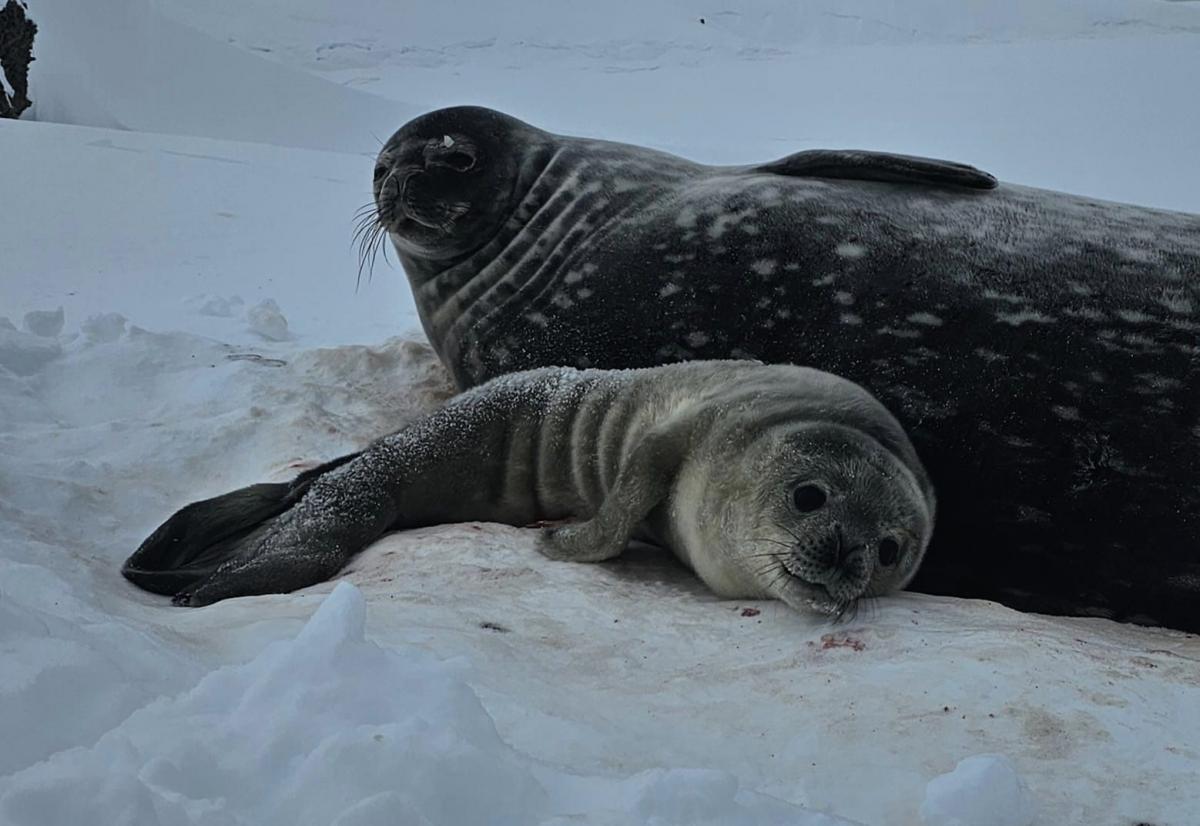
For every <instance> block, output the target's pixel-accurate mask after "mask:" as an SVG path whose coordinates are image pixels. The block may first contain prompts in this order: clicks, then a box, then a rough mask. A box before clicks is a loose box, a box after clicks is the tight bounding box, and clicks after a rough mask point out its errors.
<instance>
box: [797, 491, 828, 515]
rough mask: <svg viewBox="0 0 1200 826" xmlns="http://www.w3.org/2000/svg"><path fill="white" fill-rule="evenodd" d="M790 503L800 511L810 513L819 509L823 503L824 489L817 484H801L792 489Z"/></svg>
mask: <svg viewBox="0 0 1200 826" xmlns="http://www.w3.org/2000/svg"><path fill="white" fill-rule="evenodd" d="M792 504H794V505H795V506H796V510H798V511H800V512H801V513H812V512H813V511H815V510H820V508H821V506H822V505H824V504H825V491H823V490H821V488H820V487H819V486H817V485H801V486H800V487H798V488H796V489H795V490H794V491H792Z"/></svg>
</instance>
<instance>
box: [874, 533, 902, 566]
mask: <svg viewBox="0 0 1200 826" xmlns="http://www.w3.org/2000/svg"><path fill="white" fill-rule="evenodd" d="M899 560H900V543H899V542H897V541H896V540H894V539H884V540H883V541H881V542H880V543H879V564H880V565H885V566H887V567H891V566H892V565H895V564H896V563H897V562H898V561H899Z"/></svg>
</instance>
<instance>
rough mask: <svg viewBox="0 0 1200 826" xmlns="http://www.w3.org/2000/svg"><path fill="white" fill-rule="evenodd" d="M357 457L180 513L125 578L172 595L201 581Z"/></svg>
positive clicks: (134, 559)
mask: <svg viewBox="0 0 1200 826" xmlns="http://www.w3.org/2000/svg"><path fill="white" fill-rule="evenodd" d="M357 455H358V454H351V455H349V456H342V457H341V458H338V459H334V460H333V461H331V462H326V463H325V464H323V465H319V466H317V467H315V468H311V469H310V470H306V471H305V472H304V473H301V474H300V475H299V476H297V477H296V478H295V479H293V480H292V481H290V482H275V483H262V484H257V485H249V486H247V487H244V488H239V489H238V490H235V491H232V492H230V493H226V494H222V495H221V496H214V497H213V498H211V499H204V500H202V501H199V502H193V503H191V504H190V505H187V506H185V507H183V508H181V509H180V510H179V511H177V512H176V513H175V514H174V515H172V516H171V518H170V519H168V520H167V521H166V522H164V523H163V524H162V525H160V526H159V527H158V529H156V530H155V531H154V533H152V534H150V536H149V537H147V538H146V540H145V541H144V542H142V544H141V545H140V546H139V547H138V549H137V550H136V551H134V552H133V554H132V555H131V556H130V557H129V559H127V560H126V561H125V564H124V565H123V566H122V568H121V574H122V575H123V576H124V577H125V578H126V579H128V580H129V581H130V582H132V583H133V584H134V585H137V586H138V587H139V588H142V589H144V590H147V591H150V592H152V593H155V594H166V595H168V596H170V595H173V594H177V593H179V592H180V591H182V590H184V589H186V588H188V587H190V586H193V585H195V584H196V583H199V582H201V581H202V580H204V579H206V578H207V577H209V576H210V575H211V574H212V573H213V572H214V571H216V570H217V568H219V567H221V566H222V565H224V564H226V563H228V562H230V561H231V560H233V559H235V558H236V557H237V556H238V555H239V554H241V553H243V552H244V550H245V548H246V546H247V545H248V544H249V543H248V542H247V540H248V539H249V538H250V537H251V535H252V534H254V533H255V531H257V530H259V529H260V528H261V527H263V526H264V525H265V524H267V523H268V522H269V521H270V520H271V519H273V518H275V517H277V516H279V514H281V513H283V512H284V511H286V510H287V509H288V508H290V507H291V506H292V505H294V504H295V503H296V502H297V501H299V499H300V497H301V496H303V495H304V493H305V491H307V490H308V488H309V486H310V485H311V484H312V482H313V481H314V480H315V479H316V478H317V477H319V476H321V475H322V474H325V473H328V472H329V471H331V470H333V469H334V468H336V467H338V466H339V465H342V464H344V463H346V462H348V461H349V460H351V459H353V458H354V457H355V456H357Z"/></svg>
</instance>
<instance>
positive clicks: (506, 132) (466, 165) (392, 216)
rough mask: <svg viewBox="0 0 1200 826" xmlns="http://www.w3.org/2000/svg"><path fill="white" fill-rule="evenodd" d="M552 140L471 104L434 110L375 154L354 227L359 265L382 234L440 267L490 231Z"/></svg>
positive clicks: (402, 251)
mask: <svg viewBox="0 0 1200 826" xmlns="http://www.w3.org/2000/svg"><path fill="white" fill-rule="evenodd" d="M550 138H551V136H550V135H549V134H548V133H545V132H542V131H541V130H539V129H536V128H535V127H533V126H530V125H529V124H526V123H524V122H522V121H520V120H517V119H516V118H513V117H509V116H508V115H505V114H503V113H501V112H496V111H494V110H492V109H485V108H482V107H478V106H455V107H452V108H449V109H438V110H436V111H433V112H429V113H426V114H424V115H421V116H420V117H417V118H415V119H413V120H411V121H409V122H408V123H406V124H405V125H404V126H402V127H401V128H400V129H399V130H398V131H397V132H396V133H395V134H394V135H392V137H391V138H390V139H388V141H387V143H386V144H384V146H383V148H382V149H381V150H380V151H379V155H378V158H377V159H376V163H375V180H374V185H373V191H374V204H372V205H370V206H368V207H367V208H366V210H365V214H364V218H363V223H362V224H361V226H360V229H359V239H360V253H361V258H362V260H363V263H365V262H366V259H367V258H369V257H372V256H373V251H374V250H375V249H376V247H377V245H378V244H379V242H381V241H382V238H383V234H384V233H386V234H387V235H388V236H389V237H390V239H391V241H392V244H393V245H394V246H395V247H396V250H397V251H398V252H399V253H400V254H401V256H403V257H407V258H409V259H413V260H424V261H433V262H447V261H450V260H452V259H456V258H461V257H462V256H464V255H467V254H469V253H471V252H473V251H474V250H475V249H477V248H479V247H480V246H482V245H483V243H485V242H486V241H487V240H488V239H490V238H491V237H492V236H494V235H495V234H496V232H497V231H498V230H499V229H500V228H501V226H503V224H504V222H505V220H506V219H507V218H508V217H509V216H510V214H511V213H512V211H513V209H514V207H515V206H516V204H517V203H518V202H519V200H520V198H521V197H523V195H524V194H525V193H524V191H522V185H523V184H524V185H525V187H524V188H525V189H527V188H528V183H529V181H530V180H532V178H533V177H536V172H537V169H536V168H534V167H535V166H536V163H535V159H536V158H538V157H540V155H541V154H542V153H540V152H538V149H539V148H544V147H545V146H547V145H548V144H549V142H550Z"/></svg>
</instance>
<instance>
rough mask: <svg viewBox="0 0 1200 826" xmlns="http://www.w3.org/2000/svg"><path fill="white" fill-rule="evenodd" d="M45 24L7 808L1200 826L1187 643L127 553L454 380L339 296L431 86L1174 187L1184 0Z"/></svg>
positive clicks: (104, 10)
mask: <svg viewBox="0 0 1200 826" xmlns="http://www.w3.org/2000/svg"><path fill="white" fill-rule="evenodd" d="M30 7H31V8H30V14H31V15H32V16H33V17H34V19H35V20H37V22H38V23H39V25H40V26H41V29H40V31H39V48H40V51H39V55H38V57H39V59H38V61H36V62H35V63H34V64H33V67H32V72H31V84H32V91H33V95H32V96H33V97H34V98H35V99H36V101H37V102H36V109H35V111H34V112H32V113H30V114H33V115H34V116H35V117H36V118H37V121H30V120H28V115H27V119H26V120H23V121H21V122H19V123H14V122H0V180H2V181H4V183H3V185H2V186H3V187H4V188H3V190H2V192H3V193H4V195H5V199H6V200H5V201H4V202H3V207H4V209H3V218H4V220H3V221H2V222H0V252H2V257H0V525H2V528H3V529H2V530H0V652H2V654H0V662H2V663H3V665H0V743H3V746H0V823H4V824H6V826H7V824H9V823H13V824H26V823H29V824H39V825H40V824H52V823H78V822H98V823H114V824H124V823H129V824H142V823H205V824H217V823H220V824H224V823H255V824H261V823H265V824H269V823H322V824H324V823H335V822H336V823H341V824H370V823H384V822H387V823H393V822H406V823H431V824H458V823H471V822H487V823H497V822H513V823H547V824H550V823H554V824H565V823H568V822H588V823H613V824H617V823H621V824H625V823H663V824H665V823H704V822H712V823H801V824H805V823H825V824H833V823H841V822H848V821H849V822H858V823H863V824H888V826H892V824H899V826H905V825H906V824H921V823H924V824H927V826H932V825H933V824H937V826H949V824H951V823H961V824H964V826H968V825H969V826H988V825H989V824H1004V826H1009V824H1018V823H1020V824H1025V823H1089V822H1118V823H1120V822H1128V823H1134V822H1149V823H1156V824H1167V823H1189V822H1193V821H1194V820H1195V813H1196V812H1197V811H1200V792H1198V791H1197V790H1196V784H1195V777H1196V776H1197V773H1198V772H1200V752H1197V749H1196V745H1195V744H1196V743H1198V742H1200V715H1197V714H1196V712H1195V709H1196V708H1200V639H1198V638H1196V637H1193V636H1188V635H1184V634H1179V633H1175V632H1171V631H1166V630H1161V629H1145V628H1138V627H1134V626H1121V625H1116V624H1113V623H1110V622H1107V621H1103V620H1096V619H1063V618H1049V617H1040V616H1034V615H1023V614H1017V613H1015V612H1012V611H1009V610H1007V609H1005V608H1002V607H1000V606H997V605H994V604H991V603H984V602H973V601H965V600H955V599H945V598H934V597H928V596H921V595H915V594H904V595H900V596H897V597H894V598H888V599H884V600H880V601H878V602H877V603H876V604H874V605H873V606H871V607H869V608H868V609H866V610H864V611H863V612H861V613H860V615H859V616H858V617H857V618H855V619H854V620H852V621H851V622H849V623H848V624H844V625H838V626H831V625H828V624H826V623H824V622H823V621H821V620H818V619H814V618H812V617H806V616H802V615H799V614H796V613H793V612H791V611H788V610H787V609H785V608H784V607H783V606H781V605H777V604H770V603H755V604H740V603H738V604H734V603H730V602H725V601H721V600H718V599H716V598H715V597H713V596H712V595H711V594H709V593H707V592H706V591H705V590H704V588H703V587H702V586H701V585H700V584H699V583H698V582H697V581H696V580H695V578H694V577H692V576H691V575H690V574H688V573H687V572H686V571H683V570H681V569H680V568H679V566H678V565H676V564H675V563H674V562H672V561H671V560H670V559H668V558H664V557H663V556H661V555H658V554H655V553H653V552H652V551H650V550H648V549H633V550H631V551H630V552H629V553H627V554H626V556H625V557H623V558H622V559H620V560H617V561H616V562H614V563H606V564H603V565H592V566H590V565H571V564H567V563H553V562H550V561H547V560H544V559H542V558H541V557H539V556H538V554H537V553H536V551H535V550H534V549H533V544H532V539H531V537H530V536H529V535H528V532H527V531H522V530H518V529H515V528H508V527H503V526H496V525H478V524H468V525H455V526H443V527H438V528H431V529H426V530H420V531H412V532H408V533H404V534H395V535H392V536H389V537H386V538H384V539H383V540H381V541H380V542H378V543H376V544H375V545H374V546H373V547H372V548H370V549H368V550H367V551H366V552H364V553H363V554H362V555H361V556H360V557H359V558H357V559H356V560H354V561H353V562H352V564H351V565H350V566H349V568H348V570H347V571H345V572H344V573H343V576H342V577H341V581H340V582H338V583H325V584H323V585H320V586H316V587H314V588H310V589H306V590H305V591H303V592H301V593H297V594H292V595H281V596H269V597H259V598H250V599H240V600H233V601H229V602H223V603H218V604H216V605H213V606H210V607H208V608H204V609H196V610H181V609H173V608H171V607H170V606H169V605H168V604H167V601H166V600H164V599H161V598H158V597H154V596H152V595H149V594H146V593H143V592H140V591H137V590H136V589H133V588H132V587H131V586H129V585H128V584H127V583H126V582H124V581H123V580H122V579H121V578H120V576H119V573H118V568H119V565H120V562H121V561H122V560H123V559H124V558H125V556H127V555H128V554H129V553H130V552H131V551H132V550H133V549H134V548H135V547H136V546H137V544H138V543H139V542H140V541H141V539H142V538H144V537H145V535H146V534H147V533H148V532H149V531H150V530H152V529H153V528H154V527H155V526H156V525H157V524H158V523H159V522H161V521H162V520H163V519H164V518H165V517H166V516H168V515H169V514H170V513H171V512H172V511H173V510H174V509H176V508H178V507H180V506H182V505H183V504H186V503H187V502H189V501H193V500H195V499H200V498H203V497H206V496H211V495H214V494H217V493H222V492H225V491H227V490H229V489H231V488H233V487H236V486H239V485H244V484H248V483H250V482H253V481H266V480H278V479H285V478H288V477H290V476H292V475H294V474H295V473H296V472H297V471H298V470H299V469H302V468H305V467H308V466H311V464H312V463H314V462H317V461H321V460H325V459H330V458H333V457H335V456H337V455H340V454H342V453H345V452H347V451H350V450H355V449H358V448H360V447H362V446H363V445H364V444H366V443H367V442H368V441H370V440H371V439H372V438H374V437H375V436H378V435H380V434H382V433H385V432H388V431H390V430H393V429H395V428H397V427H399V426H401V425H402V424H404V423H405V422H407V421H411V420H412V419H413V418H415V417H416V416H418V415H420V414H421V413H422V412H423V411H427V410H429V409H431V408H433V407H434V406H436V405H437V404H439V403H440V402H442V401H443V400H444V399H445V398H447V396H448V394H449V392H450V388H449V384H448V381H447V379H446V377H445V374H444V372H443V371H442V370H441V368H440V367H439V366H438V365H437V363H436V359H435V357H434V356H433V354H432V352H431V350H430V349H429V347H428V345H427V344H426V343H425V342H424V338H423V336H422V335H421V333H420V332H419V328H418V322H417V319H416V315H415V311H414V308H413V304H412V299H411V296H410V295H409V293H408V289H407V285H406V284H405V283H404V280H403V277H402V274H401V273H400V272H399V270H398V268H396V267H395V266H394V264H393V265H388V264H385V263H383V262H380V263H379V265H377V267H376V270H375V272H374V274H373V277H372V278H370V279H368V278H366V277H364V278H363V281H362V284H361V286H360V287H359V288H358V290H357V291H356V290H355V284H354V282H355V278H356V275H357V261H356V258H355V254H354V250H353V247H352V243H351V241H352V233H353V215H354V212H355V210H356V209H357V208H358V207H360V206H362V205H363V204H364V203H366V202H367V200H368V199H369V197H370V177H369V175H370V170H371V166H372V159H371V156H372V154H373V152H374V149H375V147H376V146H377V145H378V144H377V143H376V139H377V138H386V136H387V135H388V134H390V132H391V131H392V130H393V129H394V128H396V127H398V126H399V125H400V124H401V123H402V122H403V120H404V119H406V118H407V117H409V116H410V115H411V114H414V113H416V112H418V111H421V110H424V109H426V108H432V107H435V106H442V105H449V104H452V103H464V102H474V103H482V104H485V105H493V106H497V107H499V108H504V109H506V110H509V111H511V112H513V113H514V114H516V115H518V116H521V117H524V118H526V119H528V120H530V121H533V122H535V123H537V124H539V125H544V126H547V127H549V128H552V129H558V130H562V131H573V132H576V133H588V134H594V135H597V136H602V137H609V138H614V139H625V140H633V141H637V142H640V143H648V144H652V145H655V146H659V147H662V148H666V149H670V150H674V151H679V152H683V153H685V154H688V155H690V156H693V157H696V158H699V159H702V160H709V161H719V162H748V161H754V160H764V159H766V158H769V157H773V156H777V155H781V154H784V153H786V152H790V151H794V150H797V149H804V148H811V147H816V146H822V145H824V146H861V147H864V148H878V149H888V150H892V151H900V152H915V153H919V154H932V155H940V156H945V157H950V158H954V159H956V160H964V161H968V162H972V163H975V164H978V165H980V166H981V167H983V168H985V169H988V170H989V171H991V172H994V173H997V174H998V175H1000V176H1001V177H1002V178H1005V179H1008V180H1017V181H1022V182H1027V183H1032V184H1035V185H1041V186H1049V187H1054V188H1061V189H1067V190H1070V191H1075V192H1080V193H1085V194H1090V195H1095V196H1099V197H1108V198H1117V199H1122V200H1128V201H1133V202H1138V203H1145V204H1150V205H1154V206H1161V207H1166V208H1175V209H1187V210H1191V211H1200V166H1198V165H1196V164H1195V163H1194V158H1193V155H1194V141H1195V135H1196V134H1197V133H1198V132H1200V113H1198V110H1197V108H1196V107H1195V106H1193V105H1191V101H1192V100H1193V99H1194V94H1195V93H1194V88H1193V87H1194V83H1195V81H1194V79H1195V77H1196V76H1197V74H1198V72H1200V49H1198V48H1197V47H1198V46H1200V4H1197V3H1192V2H1177V3H1166V2H1159V1H1158V0H1103V2H1094V3H1088V4H1079V3H1074V2H1067V0H1038V2H1033V0H1028V2H1025V1H1024V0H1022V1H1021V2H1012V3H983V2H970V3H959V4H953V5H951V6H946V5H945V4H939V3H934V2H932V0H920V2H913V3H907V4H895V3H892V2H884V0H857V2H839V3H833V2H832V1H830V2H814V3H806V4H803V5H796V4H791V3H783V2H774V1H773V0H739V1H738V2H734V3H730V4H727V5H725V6H723V7H720V9H716V8H712V7H709V8H701V7H699V6H697V5H693V4H691V3H688V2H683V0H674V1H673V0H662V1H661V2H657V3H654V4H644V3H636V4H635V3H633V2H625V3H616V4H597V3H583V2H565V1H564V2H560V3H553V4H543V3H535V2H532V0H520V2H518V3H514V4H506V5H505V6H503V7H501V6H500V5H495V4H490V3H483V2H470V3H461V4H454V5H453V6H452V7H451V6H449V5H448V4H445V3H441V2H436V3H435V2H432V0H420V2H413V3H406V4H402V5H396V4H393V3H389V2H385V0H344V1H343V2H340V3H337V4H333V3H329V2H328V1H327V0H286V2H285V0H236V2H235V0H212V1H211V2H206V3H185V2H182V0H156V1H155V2H150V1H149V0H109V2H106V3H103V4H99V3H97V4H80V3H74V2H69V0H31V3H30ZM701 17H704V18H705V22H704V23H703V24H701V23H700V22H699V18H701ZM10 199H11V200H10ZM60 307H61V309H62V314H61V316H60V315H59V308H60ZM351 583H352V584H351ZM505 818H507V821H506V820H505Z"/></svg>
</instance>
